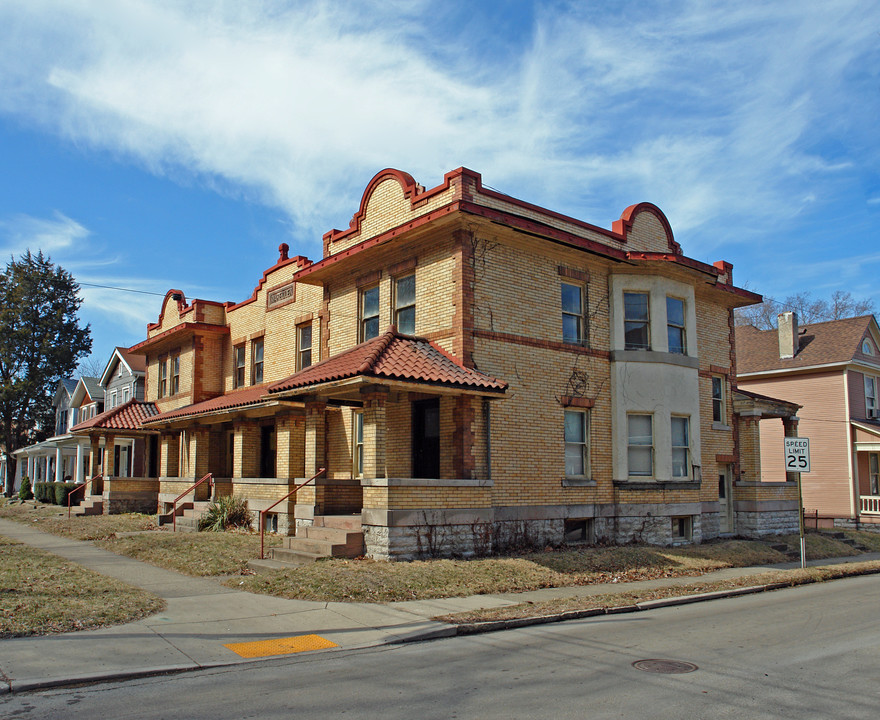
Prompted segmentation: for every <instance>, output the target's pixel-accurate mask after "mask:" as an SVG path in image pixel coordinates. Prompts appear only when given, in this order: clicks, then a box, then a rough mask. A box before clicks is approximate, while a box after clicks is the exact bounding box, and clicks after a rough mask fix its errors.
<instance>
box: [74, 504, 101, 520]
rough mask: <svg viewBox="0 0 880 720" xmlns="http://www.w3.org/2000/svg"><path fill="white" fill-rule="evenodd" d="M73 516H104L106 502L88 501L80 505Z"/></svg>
mask: <svg viewBox="0 0 880 720" xmlns="http://www.w3.org/2000/svg"><path fill="white" fill-rule="evenodd" d="M71 514H72V515H79V516H80V517H82V516H84V515H103V514H104V501H103V500H88V501H86V502H85V503H82V504H80V505H79V506H78V507H76V508H75V509H74V510H73V511H72V513H71Z"/></svg>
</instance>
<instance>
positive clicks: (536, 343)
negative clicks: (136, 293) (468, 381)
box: [474, 330, 611, 360]
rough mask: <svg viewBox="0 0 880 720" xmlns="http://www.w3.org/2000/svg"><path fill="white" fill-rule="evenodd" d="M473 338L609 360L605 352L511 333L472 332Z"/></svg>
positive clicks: (609, 355)
mask: <svg viewBox="0 0 880 720" xmlns="http://www.w3.org/2000/svg"><path fill="white" fill-rule="evenodd" d="M474 337H478V338H482V339H484V340H497V341H498V342H507V343H513V344H514V345H525V346H527V347H536V348H544V349H546V350H562V351H563V352H569V353H576V354H579V355H590V356H592V357H597V358H603V359H605V360H609V359H610V358H611V353H609V352H608V351H607V350H593V349H592V348H587V347H584V346H583V345H572V344H571V343H563V342H554V341H552V340H538V339H537V338H530V337H526V336H525V335H514V334H512V333H499V332H492V331H490V330H474Z"/></svg>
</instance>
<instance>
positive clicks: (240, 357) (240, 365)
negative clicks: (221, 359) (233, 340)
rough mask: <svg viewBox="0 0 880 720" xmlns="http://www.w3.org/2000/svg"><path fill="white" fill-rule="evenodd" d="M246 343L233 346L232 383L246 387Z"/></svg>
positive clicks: (238, 386) (237, 386)
mask: <svg viewBox="0 0 880 720" xmlns="http://www.w3.org/2000/svg"><path fill="white" fill-rule="evenodd" d="M244 369H245V364H244V345H236V346H235V347H234V348H232V385H233V387H236V388H240V387H244Z"/></svg>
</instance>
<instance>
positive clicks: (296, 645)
mask: <svg viewBox="0 0 880 720" xmlns="http://www.w3.org/2000/svg"><path fill="white" fill-rule="evenodd" d="M223 647H225V648H229V649H230V650H232V652H234V653H236V654H237V655H241V657H244V658H258V657H270V656H272V655H292V654H293V653H298V652H309V651H310V650H326V649H327V648H334V647H339V645H337V644H336V643H335V642H330V641H329V640H325V639H324V638H322V637H321V636H320V635H296V636H295V637H286V638H274V639H273V640H256V641H254V642H243V643H229V644H228V645H224V646H223Z"/></svg>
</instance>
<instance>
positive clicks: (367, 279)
mask: <svg viewBox="0 0 880 720" xmlns="http://www.w3.org/2000/svg"><path fill="white" fill-rule="evenodd" d="M381 279H382V271H381V270H373V272H368V273H366V274H365V275H361V276H360V277H358V278H357V280H355V281H354V284H355V285H356V286H357V287H358V289H360V288H362V287H366V286H367V285H375V284H376V283H377V282H379V280H381Z"/></svg>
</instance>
